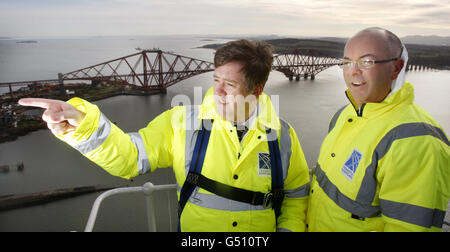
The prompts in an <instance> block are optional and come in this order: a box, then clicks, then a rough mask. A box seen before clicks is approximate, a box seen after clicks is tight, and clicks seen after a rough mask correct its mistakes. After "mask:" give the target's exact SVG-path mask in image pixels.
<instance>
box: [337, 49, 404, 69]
mask: <svg viewBox="0 0 450 252" xmlns="http://www.w3.org/2000/svg"><path fill="white" fill-rule="evenodd" d="M402 52H403V48H402V50H401V51H400V55H399V56H398V57H396V58H390V59H385V60H373V59H370V58H367V57H363V58H360V59H358V60H356V61H353V60H350V59H342V60H341V63H339V64H338V65H339V67H340V68H342V69H350V68H351V67H353V64H355V63H356V64H358V68H359V69H368V68H371V67H373V66H375V64H379V63H386V62H391V61H395V60H398V59H400V57H401V55H402Z"/></svg>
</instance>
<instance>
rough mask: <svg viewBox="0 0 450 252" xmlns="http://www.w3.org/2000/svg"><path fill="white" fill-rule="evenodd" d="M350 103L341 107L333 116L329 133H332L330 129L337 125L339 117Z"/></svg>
mask: <svg viewBox="0 0 450 252" xmlns="http://www.w3.org/2000/svg"><path fill="white" fill-rule="evenodd" d="M347 106H348V105H345V106H344V107H342V108H340V109H339V110H338V111H337V112H336V113H335V114H334V116H333V118H331V121H330V125H328V133H330V131H331V130H332V129H333V128H334V126H336V122H337V119H338V118H339V116H340V115H341V113H342V111H343V110H344V109H345V108H346V107H347Z"/></svg>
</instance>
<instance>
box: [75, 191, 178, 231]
mask: <svg viewBox="0 0 450 252" xmlns="http://www.w3.org/2000/svg"><path fill="white" fill-rule="evenodd" d="M176 188H177V187H176V185H175V184H171V185H153V184H152V183H150V182H147V183H145V184H144V185H143V186H137V187H122V188H116V189H111V190H108V191H106V192H104V193H102V194H100V196H98V197H97V199H96V200H95V202H94V205H93V206H92V210H91V213H90V215H89V219H88V222H87V224H86V227H85V229H84V231H85V232H92V230H93V229H94V225H95V220H96V219H97V214H98V210H99V208H100V204H101V203H102V201H103V200H104V199H105V198H108V197H109V196H112V195H117V194H124V193H136V192H141V193H143V194H144V196H145V199H146V203H147V204H146V206H147V211H146V212H147V225H148V229H149V231H150V230H152V231H153V232H156V216H155V204H154V198H153V193H154V192H155V191H169V190H176ZM168 202H169V203H168V207H169V213H170V212H171V210H170V201H168ZM169 222H170V231H172V217H171V215H170V214H169Z"/></svg>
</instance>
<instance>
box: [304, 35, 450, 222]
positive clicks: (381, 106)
mask: <svg viewBox="0 0 450 252" xmlns="http://www.w3.org/2000/svg"><path fill="white" fill-rule="evenodd" d="M407 60H408V54H407V51H406V48H405V47H404V46H403V45H402V43H401V41H400V40H399V39H398V37H397V36H395V35H394V34H393V33H391V32H389V31H387V30H385V29H381V28H368V29H365V30H363V31H361V32H359V33H357V34H356V35H355V36H354V37H352V38H350V40H349V41H348V42H347V44H346V46H345V49H344V58H343V60H342V68H343V74H344V79H345V82H346V85H347V88H348V89H347V90H346V95H347V97H348V99H349V101H350V104H349V105H347V106H345V107H343V108H342V109H340V110H339V111H338V112H337V113H336V114H335V115H334V117H333V118H332V120H331V123H330V128H329V133H328V135H327V137H326V138H325V140H324V141H323V143H322V146H321V150H320V154H319V158H318V162H317V166H316V167H315V170H314V176H313V180H312V182H311V191H310V203H309V208H308V214H307V226H308V230H309V231H440V230H441V228H442V225H443V219H444V216H445V211H446V208H447V203H448V200H449V196H450V147H449V140H448V138H447V136H446V135H445V133H444V131H443V129H442V128H441V127H440V125H439V124H438V123H436V121H435V120H434V119H433V118H432V117H431V116H430V115H429V114H428V113H427V112H425V111H424V110H423V109H422V108H420V107H419V106H417V105H416V104H415V103H414V102H413V100H414V89H413V86H412V85H411V84H410V83H404V76H405V68H406V64H407ZM436 92H439V91H438V90H436Z"/></svg>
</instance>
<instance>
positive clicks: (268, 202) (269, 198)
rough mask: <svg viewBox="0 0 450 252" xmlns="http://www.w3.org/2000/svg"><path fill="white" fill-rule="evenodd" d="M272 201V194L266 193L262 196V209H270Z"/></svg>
mask: <svg viewBox="0 0 450 252" xmlns="http://www.w3.org/2000/svg"><path fill="white" fill-rule="evenodd" d="M272 201H273V194H272V192H268V193H266V194H264V200H263V204H262V206H263V207H264V208H270V207H272Z"/></svg>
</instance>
